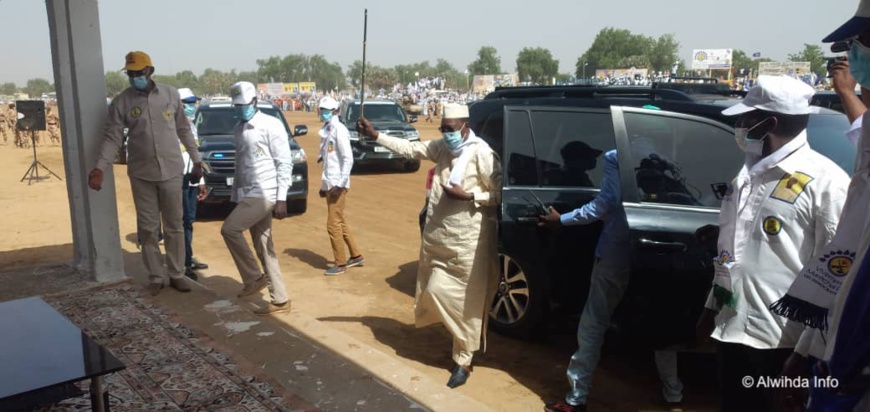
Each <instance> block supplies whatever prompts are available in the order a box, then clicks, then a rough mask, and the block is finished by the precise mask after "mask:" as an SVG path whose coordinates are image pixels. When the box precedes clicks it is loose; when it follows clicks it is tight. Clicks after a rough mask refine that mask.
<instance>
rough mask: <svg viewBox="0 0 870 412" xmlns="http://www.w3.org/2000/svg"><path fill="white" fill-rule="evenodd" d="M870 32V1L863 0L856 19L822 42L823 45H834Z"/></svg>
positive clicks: (856, 13)
mask: <svg viewBox="0 0 870 412" xmlns="http://www.w3.org/2000/svg"><path fill="white" fill-rule="evenodd" d="M866 31H870V0H861V3H860V4H859V5H858V11H856V12H855V17H852V18H851V19H849V21H847V22H846V23H845V24H843V25H842V26H840V28H838V29H837V30H834V32H833V33H831V34H829V35H828V37H825V38H824V40H822V42H823V43H833V42H838V41H842V40H846V39H848V38H851V37H855V36H857V35H859V34H861V33H864V32H866Z"/></svg>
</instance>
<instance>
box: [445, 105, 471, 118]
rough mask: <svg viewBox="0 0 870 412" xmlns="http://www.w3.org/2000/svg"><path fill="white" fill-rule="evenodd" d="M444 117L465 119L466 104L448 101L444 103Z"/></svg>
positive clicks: (466, 112)
mask: <svg viewBox="0 0 870 412" xmlns="http://www.w3.org/2000/svg"><path fill="white" fill-rule="evenodd" d="M444 118H445V119H467V118H468V106H466V105H464V104H456V103H449V104H446V105H444Z"/></svg>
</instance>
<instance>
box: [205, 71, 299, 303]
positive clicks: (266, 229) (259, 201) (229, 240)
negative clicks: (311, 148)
mask: <svg viewBox="0 0 870 412" xmlns="http://www.w3.org/2000/svg"><path fill="white" fill-rule="evenodd" d="M230 95H231V96H232V99H233V105H234V106H235V108H236V112H237V114H238V117H239V123H238V124H237V125H236V127H235V130H234V132H235V137H236V173H235V177H234V190H233V193H232V196H231V200H232V201H233V202H235V203H237V205H236V207H235V209H233V212H232V213H231V214H230V215H229V216H228V217H227V218H226V220H225V221H224V225H223V227H222V228H221V235H223V237H224V241H225V242H226V244H227V248H229V250H230V254H231V255H232V256H233V261H235V263H236V267H237V268H238V269H239V274H240V275H241V277H242V282H244V285H245V286H244V288H243V289H242V291H241V292H240V293H239V297H240V298H241V297H245V296H250V295H253V294H255V293H257V292H259V291H261V290H263V289H264V288H266V287H268V288H269V294H270V296H271V302H270V303H269V305H268V306H266V307H265V308H261V309H257V310H256V311H254V313H256V314H258V315H269V314H272V313H278V312H289V311H290V300H289V298H288V297H287V288H286V287H285V286H284V279H283V277H282V275H281V267H280V266H279V265H278V256H277V255H276V254H275V249H274V247H273V245H272V217H273V216H274V217H275V218H277V219H283V218H285V217H287V190H288V189H290V185H291V183H292V174H293V159H292V155H291V152H290V143H289V136H288V135H287V130H286V129H285V128H284V124H283V123H281V121H280V120H278V119H276V118H274V117H272V116H269V115H268V114H265V113H263V112H261V111H259V110H257V91H256V89H255V88H254V85H253V84H251V83H249V82H239V83H236V84H234V85H233V86H232V87H231V88H230ZM246 230H250V231H251V239H252V240H253V243H254V249H255V250H256V251H257V257H259V259H260V263H261V264H262V265H263V271H265V273H266V274H265V275H263V271H261V270H260V266H259V265H258V264H257V260H256V259H255V258H254V255H253V254H252V253H251V248H250V247H248V243H247V241H246V240H245V236H244V232H245V231H246Z"/></svg>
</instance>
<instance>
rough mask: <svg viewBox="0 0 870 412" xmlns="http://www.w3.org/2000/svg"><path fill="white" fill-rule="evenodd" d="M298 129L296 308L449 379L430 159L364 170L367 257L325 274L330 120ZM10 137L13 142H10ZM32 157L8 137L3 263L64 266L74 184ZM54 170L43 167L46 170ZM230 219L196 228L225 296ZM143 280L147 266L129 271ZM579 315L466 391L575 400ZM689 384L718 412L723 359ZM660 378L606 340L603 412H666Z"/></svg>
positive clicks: (122, 216) (692, 367)
mask: <svg viewBox="0 0 870 412" xmlns="http://www.w3.org/2000/svg"><path fill="white" fill-rule="evenodd" d="M286 117H287V120H288V122H289V123H290V125H291V127H292V126H293V125H296V124H306V125H308V126H309V130H310V133H309V134H308V136H304V137H300V138H299V139H298V141H299V143H300V144H301V145H302V147H303V148H304V149H305V151H306V153H307V154H308V159H309V182H310V185H309V190H310V191H311V192H312V194H313V195H311V196H309V199H308V200H309V203H308V211H307V212H306V213H305V214H303V215H300V216H294V217H291V218H288V219H285V220H283V221H276V222H275V223H274V226H273V234H274V242H275V246H276V249H277V250H278V251H279V253H280V261H281V268H282V270H283V274H284V276H285V278H286V280H287V285H288V287H289V290H290V295H291V298H292V299H293V307H294V310H295V311H301V312H304V313H305V314H307V315H309V316H312V317H314V318H317V319H319V320H320V321H321V322H325V323H327V324H328V325H331V326H332V327H334V328H336V329H338V330H340V331H343V332H345V333H347V334H350V335H351V336H353V337H354V338H356V339H359V340H360V341H363V342H366V343H368V344H370V345H372V346H374V347H376V348H377V349H379V350H381V351H383V352H386V353H389V354H394V355H395V357H396V358H398V359H400V360H401V361H402V362H405V363H406V364H407V365H409V366H411V367H413V368H417V369H418V370H420V371H421V372H423V373H425V374H428V375H429V376H431V377H433V378H434V379H436V380H443V381H444V382H446V381H447V378H448V376H449V368H450V367H451V366H452V365H451V363H452V361H451V360H450V349H451V343H450V337H449V335H448V334H447V333H446V331H444V330H443V329H442V328H440V327H430V328H426V329H422V330H417V329H415V328H414V327H413V309H412V306H413V294H414V288H415V277H416V270H417V263H416V261H417V257H418V254H419V242H420V234H419V229H418V221H417V218H418V212H419V211H420V208H421V207H422V205H423V202H424V195H425V180H426V172H427V170H428V169H429V168H430V167H431V163H428V162H424V163H423V166H422V167H421V169H420V170H419V171H418V172H416V173H402V172H399V171H398V170H390V169H366V170H361V171H356V170H355V173H354V175H353V177H352V179H351V190H350V192H349V195H348V200H347V210H346V215H347V219H348V222H349V225H350V228H351V230H352V231H353V233H354V235H355V237H356V239H357V242H358V244H359V245H360V247H361V248H362V250H363V253H364V256H365V258H366V265H365V266H364V267H360V268H352V269H350V270H349V271H348V273H347V274H345V275H342V276H337V277H324V276H323V271H324V270H325V269H326V268H327V266H328V265H329V264H330V261H331V260H332V256H331V251H330V247H329V241H328V238H327V234H326V227H325V225H326V204H325V201H323V200H322V199H320V198H318V197H317V190H318V188H319V185H320V179H319V177H320V167H319V165H317V163H316V159H317V152H316V151H317V147H318V143H319V142H318V139H319V138H318V136H317V133H316V131H317V129H318V128H319V122H318V120H317V118H316V116H315V115H314V114H313V113H299V112H296V113H286ZM415 126H416V127H418V129H419V130H420V132H421V135H422V136H423V139H424V140H428V139H434V138H437V137H438V132H437V130H436V128H437V126H438V125H437V123H426V122H425V118H421V122H420V123H417V124H415ZM0 144H2V143H0ZM38 153H39V160H40V161H42V162H43V163H44V164H45V165H46V166H47V167H49V168H50V169H51V170H52V171H54V172H55V173H57V174H59V175H60V176H61V177H64V173H63V172H64V169H63V160H62V154H61V149H60V147H51V146H43V147H40V148H39V149H38ZM31 162H32V152H31V151H30V150H29V149H28V150H23V149H16V148H14V146H12V145H11V144H10V145H6V146H2V145H0V168H2V173H0V184H2V187H3V188H4V189H3V190H2V191H0V209H2V211H3V212H2V214H0V228H2V230H3V233H4V235H5V236H2V237H0V271H2V270H7V269H11V268H16V267H25V266H35V265H40V264H49V263H57V262H64V261H68V260H70V259H71V256H72V245H71V242H72V236H71V234H70V216H69V209H68V204H69V202H68V197H67V192H66V183H65V182H61V181H58V180H56V179H55V180H42V181H39V182H37V183H33V184H32V185H28V183H27V182H26V181H25V182H23V183H21V182H19V180H20V179H21V177H22V175H24V173H25V171H26V170H27V168H28V166H29V165H30V164H31ZM115 173H116V176H118V177H119V178H118V179H117V184H118V186H117V197H118V213H119V221H120V230H121V243H122V248H123V249H124V250H125V251H126V252H129V253H136V252H137V250H136V246H135V243H134V241H135V238H136V236H135V229H136V228H135V222H136V220H135V211H134V207H133V201H132V196H131V194H130V185H129V181H128V179H126V177H125V174H126V170H125V167H124V166H119V165H116V166H115ZM41 174H42V171H41ZM221 223H222V218H221V216H220V214H210V215H209V216H205V217H203V218H201V219H199V220H198V222H197V223H196V225H195V235H194V253H195V255H196V256H197V257H198V258H199V259H200V260H201V261H204V262H206V263H208V264H209V265H210V266H211V267H210V269H208V270H205V271H202V273H201V276H200V282H201V283H203V284H204V285H205V286H207V287H209V288H211V289H213V290H215V291H216V292H217V293H218V294H219V295H221V296H225V297H227V298H234V297H235V294H236V293H237V292H238V290H239V289H240V288H241V281H240V278H239V276H238V274H237V272H236V270H235V267H234V265H233V263H232V259H231V258H230V255H229V253H228V252H227V249H226V246H225V245H224V243H223V240H222V238H221V236H220V226H221ZM128 275H131V276H134V277H142V276H143V275H144V274H141V273H132V274H128ZM575 327H576V319H564V320H563V321H561V322H557V324H556V325H554V327H553V328H552V331H551V334H550V335H549V336H544V337H541V339H539V340H538V341H536V342H521V341H517V340H513V339H508V338H504V337H502V336H499V335H497V334H495V333H490V335H489V340H488V351H487V352H486V353H485V354H480V355H478V356H476V357H475V369H474V373H473V374H472V377H471V379H470V380H469V383H468V384H467V385H465V386H464V387H461V388H459V389H457V390H458V391H461V392H462V393H464V394H466V395H467V396H470V397H472V398H475V399H478V400H480V401H481V402H483V403H485V404H488V405H490V406H492V407H493V409H496V410H511V411H539V410H541V408H542V405H543V403H544V402H551V401H553V400H557V399H560V398H561V397H562V396H564V393H565V391H566V390H567V384H566V379H565V368H566V366H567V364H568V361H569V359H570V355H571V353H572V351H573V350H574V349H575V345H576V343H575V340H574V328H575ZM680 361H681V364H680V370H681V374H682V375H683V380H684V382H685V384H686V388H685V391H684V393H685V402H684V403H685V405H684V407H683V410H703V411H707V410H714V409H715V396H714V394H715V375H714V373H715V372H714V371H715V369H714V368H713V365H714V362H713V360H712V359H710V357H709V356H708V355H698V354H685V355H684V356H681V358H680ZM658 399H659V386H658V379H657V377H656V374H655V368H654V366H653V361H652V353H651V352H650V353H634V352H631V351H624V350H618V349H613V348H606V349H605V353H604V355H603V356H602V364H601V366H600V367H599V370H598V371H597V373H596V375H595V379H594V388H593V389H592V395H591V397H590V407H592V408H594V409H596V410H616V411H623V410H625V411H638V410H644V411H650V410H665V409H664V408H662V407H661V406H660V404H659V403H658Z"/></svg>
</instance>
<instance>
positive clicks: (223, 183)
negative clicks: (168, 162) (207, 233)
mask: <svg viewBox="0 0 870 412" xmlns="http://www.w3.org/2000/svg"><path fill="white" fill-rule="evenodd" d="M257 105H258V108H259V110H260V111H261V112H263V113H265V114H267V115H269V116H273V117H275V118H277V119H279V120H281V123H282V124H283V125H284V128H285V129H286V130H287V135H288V136H290V140H289V141H288V144H289V145H290V150H291V152H292V154H293V186H291V187H290V190H289V191H287V209H288V211H289V212H291V213H295V214H301V213H305V210H306V209H308V158H307V157H306V155H305V150H302V148H301V147H300V146H299V143H297V142H296V139H295V138H296V137H299V136H304V135H306V134H307V133H308V128H307V127H306V126H304V125H299V126H296V127H295V128H294V130H293V132H292V133H291V132H290V127H289V126H288V125H287V120H285V119H284V115H283V114H281V110H280V109H279V108H278V106H276V105H275V104H273V103H271V102H268V101H261V102H258V103H257ZM238 122H239V117H238V115H236V111H235V109H234V108H233V105H232V103H228V102H207V103H203V104H202V105H200V106H199V108H198V109H197V111H196V115H195V117H194V123H195V124H196V126H197V132H198V134H199V151H200V154H201V155H202V161H203V162H204V163H205V166H206V167H205V168H204V169H205V170H204V171H203V173H204V174H205V184H206V186H207V187H208V189H209V195H208V197H207V198H206V199H205V201H204V203H205V204H207V205H215V204H226V203H227V202H229V200H230V194H231V193H232V190H233V188H232V186H233V177H234V175H235V171H236V146H235V137H234V136H233V128H234V127H235V126H236V124H237V123H238Z"/></svg>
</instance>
